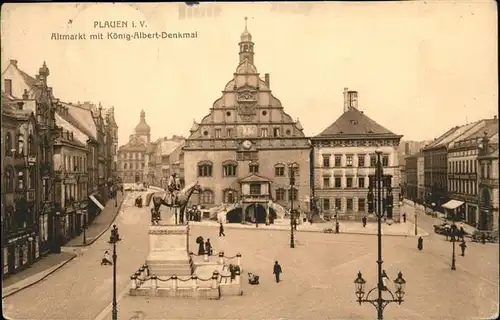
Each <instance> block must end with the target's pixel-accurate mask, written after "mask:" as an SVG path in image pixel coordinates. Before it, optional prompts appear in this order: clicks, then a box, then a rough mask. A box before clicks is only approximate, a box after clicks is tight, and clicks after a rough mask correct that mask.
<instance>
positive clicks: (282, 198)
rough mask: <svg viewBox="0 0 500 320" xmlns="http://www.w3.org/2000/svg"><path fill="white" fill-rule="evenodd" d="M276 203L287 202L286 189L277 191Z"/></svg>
mask: <svg viewBox="0 0 500 320" xmlns="http://www.w3.org/2000/svg"><path fill="white" fill-rule="evenodd" d="M276 201H285V189H282V188H279V189H276Z"/></svg>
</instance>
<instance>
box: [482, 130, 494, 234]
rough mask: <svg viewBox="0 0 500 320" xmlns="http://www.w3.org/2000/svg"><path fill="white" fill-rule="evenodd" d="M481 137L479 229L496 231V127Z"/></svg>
mask: <svg viewBox="0 0 500 320" xmlns="http://www.w3.org/2000/svg"><path fill="white" fill-rule="evenodd" d="M488 135H489V134H488V132H486V134H485V135H484V137H483V138H482V143H481V148H480V149H479V155H478V157H477V160H478V161H479V217H478V224H477V228H478V229H479V230H488V231H491V230H497V231H498V218H499V217H498V183H499V180H498V127H497V133H496V134H495V135H493V136H491V137H490V138H488Z"/></svg>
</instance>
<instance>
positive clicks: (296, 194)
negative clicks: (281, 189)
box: [288, 188, 299, 201]
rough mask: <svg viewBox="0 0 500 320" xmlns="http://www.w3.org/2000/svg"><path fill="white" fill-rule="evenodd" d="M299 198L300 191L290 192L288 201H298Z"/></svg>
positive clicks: (294, 189)
mask: <svg viewBox="0 0 500 320" xmlns="http://www.w3.org/2000/svg"><path fill="white" fill-rule="evenodd" d="M298 198H299V190H297V189H296V188H293V189H290V190H288V200H292V201H297V199H298Z"/></svg>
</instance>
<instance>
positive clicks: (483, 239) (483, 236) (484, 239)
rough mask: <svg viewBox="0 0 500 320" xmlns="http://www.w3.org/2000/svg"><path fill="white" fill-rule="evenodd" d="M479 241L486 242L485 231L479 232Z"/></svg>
mask: <svg viewBox="0 0 500 320" xmlns="http://www.w3.org/2000/svg"><path fill="white" fill-rule="evenodd" d="M481 243H482V244H486V233H485V232H483V233H481Z"/></svg>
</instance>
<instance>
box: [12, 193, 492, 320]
mask: <svg viewBox="0 0 500 320" xmlns="http://www.w3.org/2000/svg"><path fill="white" fill-rule="evenodd" d="M137 194H138V193H137V192H133V193H128V195H127V197H126V198H125V200H124V203H123V206H122V211H121V213H120V214H119V216H118V218H117V221H116V224H117V226H118V227H119V232H120V236H121V238H122V239H123V240H122V241H120V242H119V243H118V245H117V252H118V286H119V287H118V290H117V292H118V293H119V295H120V300H119V301H118V317H119V319H140V318H144V319H165V318H168V319H202V318H205V319H207V318H208V319H235V318H239V319H266V318H267V319H268V318H288V319H360V318H361V319H373V318H374V317H375V315H376V310H375V308H374V307H373V306H371V305H370V304H366V303H365V304H363V305H362V306H359V304H358V303H357V302H356V301H355V294H354V290H355V288H354V283H353V281H354V279H355V277H356V274H357V272H358V270H360V271H361V272H362V273H363V277H364V278H365V280H366V281H367V284H366V289H367V291H368V290H369V289H371V288H372V287H374V286H375V285H376V270H377V269H376V259H377V258H376V257H377V252H376V236H372V235H349V234H323V233H313V232H303V233H300V232H298V233H297V234H296V247H295V249H290V248H289V234H288V233H286V232H282V231H281V232H280V231H271V230H270V231H269V232H262V231H254V230H247V229H227V230H226V237H222V238H219V237H218V229H217V228H207V227H197V226H194V227H192V228H191V230H192V231H191V235H190V238H191V239H190V247H191V248H194V247H195V238H196V237H197V236H200V235H201V236H203V237H205V238H207V237H208V238H210V240H211V242H212V243H213V247H214V250H215V251H222V250H223V251H225V253H226V255H229V256H233V255H235V254H236V253H238V252H239V253H241V254H242V265H243V274H242V282H243V290H244V295H243V296H242V297H222V298H221V300H218V301H217V300H214V301H208V300H199V301H197V300H181V299H176V300H173V299H165V298H146V297H132V296H128V294H127V293H126V291H127V288H128V286H129V282H130V275H131V274H132V273H133V272H134V271H136V270H137V268H138V267H139V266H141V265H142V264H143V263H144V260H145V258H146V256H147V253H148V236H147V227H148V225H149V219H150V215H149V209H148V208H141V209H139V208H136V207H134V206H133V200H134V199H135V197H136V196H137ZM405 210H408V212H413V211H411V210H412V208H409V207H406V208H405ZM407 216H408V219H413V218H412V214H409V213H408V214H407ZM418 219H419V220H418V222H419V223H418V225H419V227H421V228H423V229H424V230H426V231H427V232H429V234H430V236H428V237H425V238H424V250H423V251H422V252H419V251H418V250H417V239H416V238H415V237H396V236H393V237H384V238H383V260H384V265H383V266H384V269H385V270H386V271H387V274H388V275H389V277H390V278H391V280H394V278H395V276H396V273H397V272H398V271H399V270H401V271H402V272H403V276H404V278H405V279H406V281H407V285H406V296H405V301H404V302H403V303H402V304H401V306H398V305H397V304H395V303H391V304H389V305H388V306H387V307H386V309H385V311H384V315H385V317H386V318H387V319H471V318H478V317H480V318H486V317H491V316H493V315H494V314H495V313H496V312H498V298H499V297H498V281H499V276H498V271H499V270H498V259H499V253H498V245H493V244H487V245H482V244H477V243H472V242H469V243H468V244H467V245H468V248H467V251H466V254H465V257H461V256H459V248H458V245H457V248H456V249H457V251H456V252H457V270H456V271H451V270H450V263H451V249H452V243H451V242H446V241H445V240H444V237H442V236H440V235H435V234H433V232H432V224H433V223H435V222H434V221H433V220H434V219H433V218H431V217H429V216H426V215H425V214H423V213H420V214H419V217H418ZM108 238H109V235H107V234H105V235H104V236H103V237H102V238H100V239H99V240H97V241H96V242H95V243H94V244H93V245H92V246H91V247H89V248H88V249H86V250H85V249H83V250H85V251H83V252H82V255H80V256H79V257H77V258H75V259H74V260H73V261H71V262H70V263H68V264H67V265H66V266H65V267H63V268H62V269H60V270H59V271H57V272H56V273H55V274H54V275H53V276H49V277H48V278H47V279H46V280H44V281H42V282H41V283H39V284H36V285H34V286H32V287H30V288H27V289H25V290H23V291H21V292H19V293H17V294H15V295H13V296H11V297H8V298H6V299H4V301H3V302H4V308H5V309H4V311H5V313H6V314H7V316H8V317H9V318H12V319H99V320H100V319H109V318H110V317H111V313H110V308H108V306H109V305H110V303H111V298H112V268H111V267H107V266H101V265H100V263H99V262H100V259H101V258H102V255H103V254H104V251H105V250H110V245H109V244H108V243H107V241H108ZM275 260H278V261H279V263H280V264H281V266H282V268H283V275H282V278H283V281H282V282H281V283H279V284H277V283H275V282H274V280H273V274H272V266H273V263H274V261H275ZM247 272H253V273H255V274H257V275H259V276H260V280H261V281H260V282H261V284H260V285H257V286H250V285H248V284H247V281H246V280H247V279H246V278H247ZM120 293H121V294H120ZM450 297H453V299H450ZM386 298H387V297H386Z"/></svg>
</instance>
